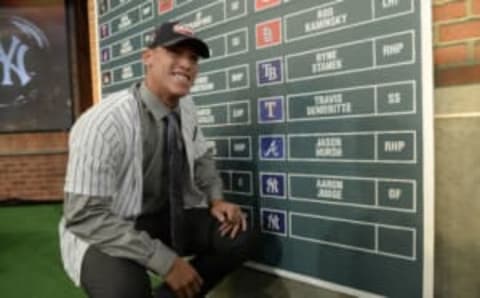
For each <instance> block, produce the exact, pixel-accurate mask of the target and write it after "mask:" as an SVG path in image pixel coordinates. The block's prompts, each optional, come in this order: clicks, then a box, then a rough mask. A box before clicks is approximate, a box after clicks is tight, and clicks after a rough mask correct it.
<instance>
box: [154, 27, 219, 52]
mask: <svg viewBox="0 0 480 298" xmlns="http://www.w3.org/2000/svg"><path fill="white" fill-rule="evenodd" d="M179 44H188V45H190V46H192V48H193V49H194V50H195V51H196V52H197V54H198V55H199V56H201V57H203V58H209V57H210V49H209V48H208V45H207V44H206V43H205V42H204V41H203V40H201V39H200V38H198V37H196V36H195V34H194V33H193V30H192V29H191V28H190V27H188V26H185V25H182V24H181V23H180V22H178V21H174V22H165V23H163V24H161V25H160V26H158V27H157V28H155V32H154V35H153V38H152V41H151V42H150V44H149V45H148V47H149V48H151V49H153V48H155V47H171V46H175V45H179Z"/></svg>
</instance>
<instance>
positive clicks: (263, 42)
mask: <svg viewBox="0 0 480 298" xmlns="http://www.w3.org/2000/svg"><path fill="white" fill-rule="evenodd" d="M255 36H256V42H257V48H265V47H271V46H274V45H278V44H280V43H282V22H281V19H274V20H270V21H266V22H263V23H259V24H257V25H256V26H255Z"/></svg>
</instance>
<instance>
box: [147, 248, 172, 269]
mask: <svg viewBox="0 0 480 298" xmlns="http://www.w3.org/2000/svg"><path fill="white" fill-rule="evenodd" d="M155 243H156V245H155V251H154V252H153V255H152V256H151V257H150V259H149V260H148V262H147V268H149V269H150V270H152V271H153V272H155V273H156V274H158V275H160V276H164V275H166V274H167V273H168V272H169V271H170V268H171V267H172V264H173V261H175V258H177V254H176V253H175V252H173V251H172V250H170V249H169V248H168V247H166V246H165V245H163V244H162V243H161V242H160V241H155Z"/></svg>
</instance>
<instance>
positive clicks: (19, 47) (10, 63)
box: [0, 36, 32, 86]
mask: <svg viewBox="0 0 480 298" xmlns="http://www.w3.org/2000/svg"><path fill="white" fill-rule="evenodd" d="M28 49H29V48H28V46H26V45H25V44H23V43H21V42H20V40H19V39H18V38H17V37H16V36H12V41H11V43H10V48H9V49H8V52H6V51H5V49H4V47H3V44H2V43H1V42H0V63H1V64H2V67H3V79H2V81H1V84H2V86H11V85H13V81H12V74H15V75H16V76H17V77H18V78H19V80H20V83H21V84H22V86H25V85H26V84H28V83H29V82H30V81H31V79H32V78H31V77H30V75H29V74H28V72H27V70H26V69H25V53H26V52H27V51H28Z"/></svg>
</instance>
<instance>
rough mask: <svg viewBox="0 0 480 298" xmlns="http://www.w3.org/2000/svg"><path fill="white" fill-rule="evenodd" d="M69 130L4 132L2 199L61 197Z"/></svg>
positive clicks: (0, 166)
mask: <svg viewBox="0 0 480 298" xmlns="http://www.w3.org/2000/svg"><path fill="white" fill-rule="evenodd" d="M67 138H68V135H67V133H28V134H4V135H0V169H1V171H0V201H1V200H7V199H23V200H60V199H61V198H62V197H63V181H64V176H65V166H66V160H67Z"/></svg>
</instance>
